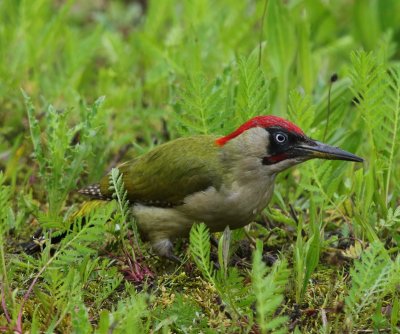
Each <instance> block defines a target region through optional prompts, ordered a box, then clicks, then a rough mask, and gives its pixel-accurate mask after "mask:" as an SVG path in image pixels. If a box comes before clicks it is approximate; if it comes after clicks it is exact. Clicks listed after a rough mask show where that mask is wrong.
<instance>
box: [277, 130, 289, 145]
mask: <svg viewBox="0 0 400 334" xmlns="http://www.w3.org/2000/svg"><path fill="white" fill-rule="evenodd" d="M275 140H276V141H277V142H278V143H280V144H282V143H284V142H285V141H287V136H286V135H285V134H283V133H277V134H276V135H275Z"/></svg>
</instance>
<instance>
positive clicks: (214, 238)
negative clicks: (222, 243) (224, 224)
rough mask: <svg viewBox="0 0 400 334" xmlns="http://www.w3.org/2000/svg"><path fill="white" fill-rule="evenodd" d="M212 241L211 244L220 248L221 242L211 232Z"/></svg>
mask: <svg viewBox="0 0 400 334" xmlns="http://www.w3.org/2000/svg"><path fill="white" fill-rule="evenodd" d="M210 241H211V245H213V246H214V247H217V248H218V244H219V242H218V239H217V238H216V237H215V236H214V235H212V234H211V238H210Z"/></svg>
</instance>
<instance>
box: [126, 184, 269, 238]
mask: <svg viewBox="0 0 400 334" xmlns="http://www.w3.org/2000/svg"><path fill="white" fill-rule="evenodd" d="M272 193H273V187H271V188H270V189H265V188H264V189H262V188H261V187H255V188H251V187H247V188H239V189H238V190H235V191H232V192H230V193H228V194H226V193H222V192H217V191H216V190H215V189H214V188H210V189H208V190H206V191H204V192H200V193H197V194H194V195H191V196H188V197H187V198H185V204H184V205H181V206H179V207H175V208H157V207H147V206H144V205H140V204H137V205H135V206H134V208H133V213H134V215H135V217H136V218H137V223H138V226H139V229H140V231H141V232H142V234H143V235H144V237H145V238H146V239H149V240H160V239H164V238H168V239H174V238H176V237H184V236H187V235H188V234H189V232H190V228H191V227H192V225H193V224H194V223H196V222H198V223H201V222H204V223H205V224H206V225H207V226H208V227H209V229H210V231H212V232H218V231H223V230H224V229H225V227H226V226H229V227H230V228H231V229H236V228H239V227H243V226H245V225H247V224H249V223H250V222H252V221H253V219H254V218H255V217H256V216H257V215H258V214H259V213H260V212H261V211H262V209H264V208H265V207H266V205H267V204H268V202H269V200H270V198H271V196H272Z"/></svg>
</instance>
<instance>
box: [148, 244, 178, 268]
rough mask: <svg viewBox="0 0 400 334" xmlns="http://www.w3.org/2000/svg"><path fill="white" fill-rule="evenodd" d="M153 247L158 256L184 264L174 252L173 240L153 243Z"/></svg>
mask: <svg viewBox="0 0 400 334" xmlns="http://www.w3.org/2000/svg"><path fill="white" fill-rule="evenodd" d="M151 246H152V248H153V250H154V251H155V252H156V254H157V255H158V256H160V257H164V258H166V259H168V260H171V261H172V262H175V263H178V264H182V259H180V258H179V257H178V256H176V255H175V254H174V253H173V251H172V249H173V245H172V242H171V240H169V239H161V240H158V241H157V242H153V243H152V245H151Z"/></svg>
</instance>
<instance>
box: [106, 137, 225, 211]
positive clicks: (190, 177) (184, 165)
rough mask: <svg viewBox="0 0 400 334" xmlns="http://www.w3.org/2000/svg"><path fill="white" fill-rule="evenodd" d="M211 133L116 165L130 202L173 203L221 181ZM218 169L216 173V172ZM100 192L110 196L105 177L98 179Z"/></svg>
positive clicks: (107, 179) (156, 204) (178, 142)
mask: <svg viewBox="0 0 400 334" xmlns="http://www.w3.org/2000/svg"><path fill="white" fill-rule="evenodd" d="M216 138H217V137H214V136H205V135H203V136H193V137H188V138H180V139H177V140H175V141H173V142H168V143H166V144H163V145H160V146H158V147H156V148H154V149H153V150H151V151H150V152H148V153H146V154H144V155H142V156H140V157H138V158H136V159H134V160H131V161H129V162H126V163H124V164H122V165H120V166H119V167H118V168H119V170H120V172H121V173H122V174H123V180H124V185H125V189H126V190H127V192H128V199H129V201H130V202H131V203H135V202H137V203H143V204H153V205H155V206H159V207H169V206H177V205H181V204H182V203H183V199H184V198H185V197H186V196H188V195H191V194H193V193H196V192H199V191H202V190H205V189H207V188H208V187H210V186H213V187H215V188H216V189H219V187H220V186H221V183H222V176H221V173H220V171H221V170H222V168H221V166H220V159H218V152H219V149H220V148H219V147H218V146H217V145H216V144H215V139H216ZM218 171H219V172H218ZM100 190H101V194H102V195H103V196H104V197H111V195H112V193H111V191H110V190H109V177H108V175H106V176H104V177H103V179H102V180H101V181H100Z"/></svg>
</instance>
